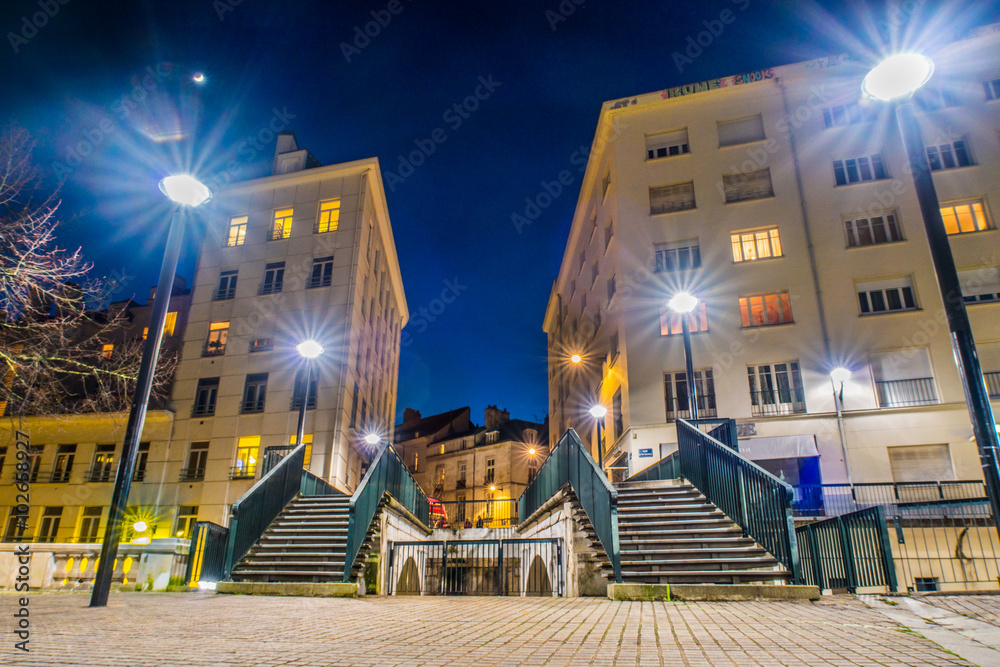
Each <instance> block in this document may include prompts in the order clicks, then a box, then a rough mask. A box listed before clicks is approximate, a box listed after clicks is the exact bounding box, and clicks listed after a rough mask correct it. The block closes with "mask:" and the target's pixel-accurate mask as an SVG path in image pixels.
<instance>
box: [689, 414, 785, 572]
mask: <svg viewBox="0 0 1000 667" xmlns="http://www.w3.org/2000/svg"><path fill="white" fill-rule="evenodd" d="M677 453H678V455H679V457H680V472H681V476H682V477H684V478H686V479H687V480H688V481H689V482H691V484H693V485H694V486H695V488H697V489H698V490H699V491H701V492H702V493H703V494H704V495H705V497H706V498H707V499H708V500H709V501H711V502H712V503H714V504H715V506H716V507H718V508H719V509H720V510H722V511H723V512H725V514H726V515H727V516H728V517H729V518H730V519H732V520H733V521H735V522H736V523H738V524H739V525H740V527H741V528H742V529H743V533H744V534H745V535H747V536H748V537H751V538H753V539H754V540H755V541H756V542H757V543H758V544H760V545H761V546H762V547H764V548H765V549H766V550H767V551H768V552H769V553H770V554H771V555H772V556H774V557H775V558H776V559H778V560H779V561H780V562H782V563H783V564H784V565H785V567H787V568H788V571H789V572H791V574H792V580H793V582H796V583H797V582H799V581H801V568H800V563H799V553H798V549H797V548H796V542H795V523H794V522H793V520H792V499H793V497H794V492H793V489H792V487H791V485H789V484H786V483H785V482H783V481H781V480H780V479H778V478H777V477H775V476H774V475H772V474H771V473H769V472H767V471H766V470H764V469H763V468H761V467H760V466H758V465H757V464H755V463H753V462H752V461H750V460H749V459H746V458H744V457H743V456H741V455H740V454H739V453H738V452H736V451H733V450H732V449H730V448H729V447H727V446H726V445H724V444H723V443H721V442H719V441H718V440H716V439H715V438H713V437H712V436H710V435H708V434H707V433H703V432H702V431H700V430H698V429H697V428H696V427H695V426H693V425H692V424H690V423H689V422H687V421H684V420H683V419H679V420H677Z"/></svg>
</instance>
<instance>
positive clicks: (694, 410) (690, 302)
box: [667, 292, 698, 419]
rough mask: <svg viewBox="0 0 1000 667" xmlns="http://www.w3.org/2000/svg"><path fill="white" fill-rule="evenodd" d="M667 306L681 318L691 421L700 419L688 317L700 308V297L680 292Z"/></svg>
mask: <svg viewBox="0 0 1000 667" xmlns="http://www.w3.org/2000/svg"><path fill="white" fill-rule="evenodd" d="M667 306H668V307H669V308H670V310H672V311H674V312H675V313H677V314H678V315H680V316H681V330H682V331H683V333H684V363H685V366H686V368H687V387H688V403H689V405H690V406H691V419H697V418H698V394H697V391H696V389H695V383H694V360H693V359H692V357H691V327H690V326H689V325H688V315H689V314H690V313H691V311H693V310H694V309H695V308H697V307H698V297H696V296H694V295H693V294H691V293H690V292H678V293H677V294H675V295H674V298H672V299H671V300H670V301H669V302H667Z"/></svg>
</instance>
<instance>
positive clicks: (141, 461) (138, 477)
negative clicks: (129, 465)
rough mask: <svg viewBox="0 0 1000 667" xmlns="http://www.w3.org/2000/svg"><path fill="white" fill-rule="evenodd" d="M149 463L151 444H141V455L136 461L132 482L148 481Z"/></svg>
mask: <svg viewBox="0 0 1000 667" xmlns="http://www.w3.org/2000/svg"><path fill="white" fill-rule="evenodd" d="M148 461H149V443H148V442H140V443H139V455H138V456H137V457H136V460H135V470H133V471H132V481H133V482H141V481H143V480H145V479H146V463H147V462H148Z"/></svg>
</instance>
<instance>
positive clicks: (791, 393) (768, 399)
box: [699, 387, 806, 417]
mask: <svg viewBox="0 0 1000 667" xmlns="http://www.w3.org/2000/svg"><path fill="white" fill-rule="evenodd" d="M805 411H806V399H805V392H804V391H803V389H802V387H780V388H778V389H765V390H764V391H751V392H750V414H751V415H753V416H754V417H780V416H782V415H795V414H802V413H804V412H805ZM699 416H700V415H699Z"/></svg>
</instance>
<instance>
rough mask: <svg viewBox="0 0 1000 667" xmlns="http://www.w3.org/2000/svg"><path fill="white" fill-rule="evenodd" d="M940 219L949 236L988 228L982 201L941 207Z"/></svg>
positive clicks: (988, 224) (988, 223)
mask: <svg viewBox="0 0 1000 667" xmlns="http://www.w3.org/2000/svg"><path fill="white" fill-rule="evenodd" d="M941 218H942V219H943V220H944V228H945V230H946V231H947V232H948V233H949V234H969V233H971V232H981V231H983V230H985V229H989V228H990V222H989V219H988V218H987V217H986V209H985V207H984V205H983V200H982V199H979V200H976V201H970V202H965V203H960V204H949V205H946V206H942V207H941Z"/></svg>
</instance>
